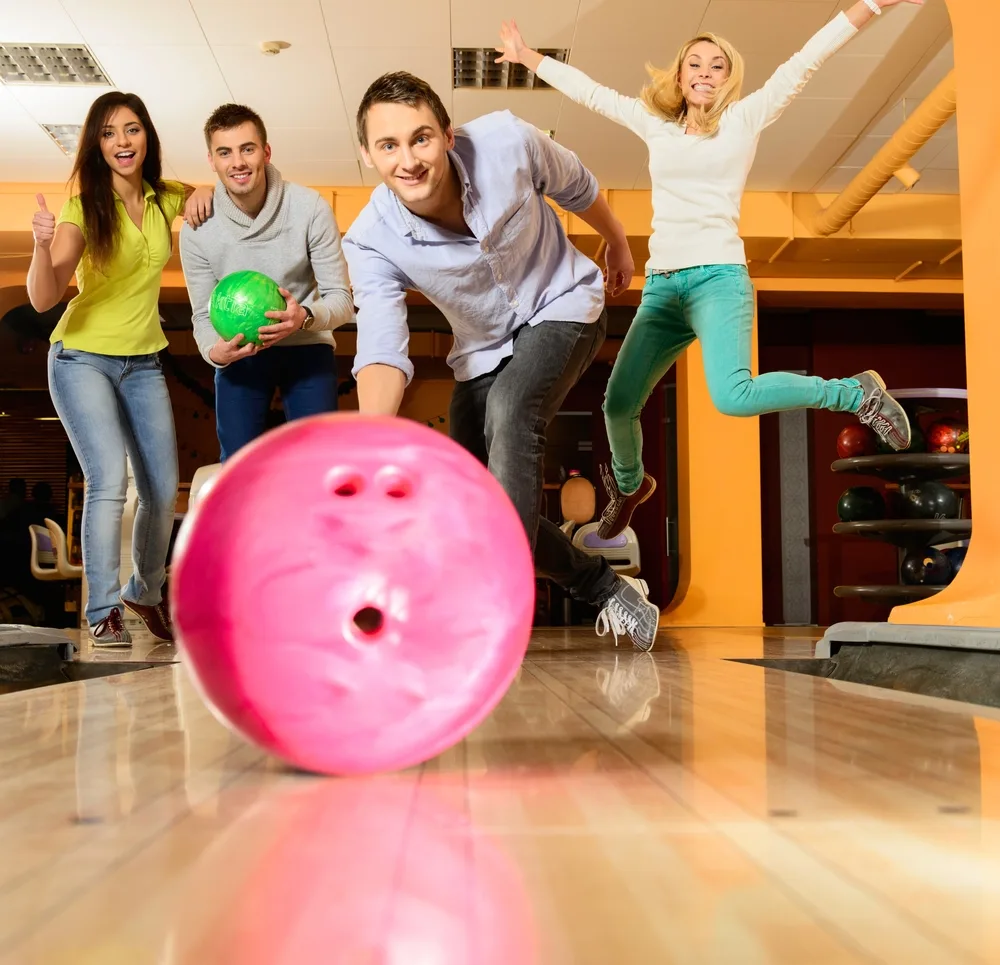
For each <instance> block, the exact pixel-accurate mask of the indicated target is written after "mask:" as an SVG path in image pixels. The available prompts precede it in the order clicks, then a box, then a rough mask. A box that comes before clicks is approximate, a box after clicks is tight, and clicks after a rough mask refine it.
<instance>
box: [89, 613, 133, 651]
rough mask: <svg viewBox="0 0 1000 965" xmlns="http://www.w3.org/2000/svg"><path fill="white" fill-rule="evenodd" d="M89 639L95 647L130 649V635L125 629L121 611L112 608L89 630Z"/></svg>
mask: <svg viewBox="0 0 1000 965" xmlns="http://www.w3.org/2000/svg"><path fill="white" fill-rule="evenodd" d="M90 639H91V642H92V643H93V644H94V646H95V647H131V646H132V634H131V633H129V632H128V630H126V629H125V621H124V620H123V619H122V611H121V610H119V609H118V607H112V608H111V612H110V613H109V614H108V615H107V616H106V617H105V618H104V619H103V620H101V622H100V623H98V624H97V626H96V627H91V628H90Z"/></svg>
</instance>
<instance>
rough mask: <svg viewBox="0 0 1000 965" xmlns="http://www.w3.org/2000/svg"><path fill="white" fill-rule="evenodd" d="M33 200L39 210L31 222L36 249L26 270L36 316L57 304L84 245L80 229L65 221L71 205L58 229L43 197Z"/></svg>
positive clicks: (29, 292)
mask: <svg viewBox="0 0 1000 965" xmlns="http://www.w3.org/2000/svg"><path fill="white" fill-rule="evenodd" d="M35 200H36V201H37V202H38V210H37V211H36V212H35V216H34V217H33V218H32V219H31V232H32V235H33V236H34V239H35V247H34V251H33V252H32V255H31V267H29V268H28V300H29V301H30V302H31V307H32V308H33V309H34V310H35V311H36V312H47V311H48V310H49V309H50V308H54V307H55V306H56V305H58V304H59V299H61V298H62V297H63V294H64V293H65V291H66V287H67V286H68V285H69V280H70V279H71V278H72V277H73V272H75V271H76V266H77V265H78V264H79V263H80V258H81V257H82V256H83V249H84V248H85V247H86V245H85V244H84V240H83V230H82V228H81V226H80V225H79V224H77V223H76V220H72V221H70V220H67V218H66V217H65V214H66V211H67V210H69V209H70V204H67V205H66V207H65V208H64V209H63V219H62V220H61V221H60V224H59V226H58V227H57V226H56V216H55V215H54V214H53V213H52V212H51V211H49V208H48V205H47V204H46V203H45V196H44V195H41V194H39V195H36V196H35ZM81 218H82V212H81Z"/></svg>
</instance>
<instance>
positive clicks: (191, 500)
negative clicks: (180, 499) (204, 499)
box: [188, 462, 222, 513]
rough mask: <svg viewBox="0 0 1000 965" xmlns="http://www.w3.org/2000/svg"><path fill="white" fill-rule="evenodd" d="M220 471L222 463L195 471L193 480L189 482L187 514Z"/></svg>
mask: <svg viewBox="0 0 1000 965" xmlns="http://www.w3.org/2000/svg"><path fill="white" fill-rule="evenodd" d="M221 470H222V463H220V462H214V463H212V464H211V465H208V466H199V467H198V468H197V469H196V470H195V474H194V478H193V479H192V480H191V491H190V493H188V512H189V513H190V512H191V510H192V509H194V507H195V505H196V504H197V502H198V499H199V497H200V496H201V494H202V492H203V491H204V489H205V487H206V486H207V485H208V484H209V483H211V481H212V480H213V479H214V478H215V477H216V476H217V475H218V474H219V472H220V471H221Z"/></svg>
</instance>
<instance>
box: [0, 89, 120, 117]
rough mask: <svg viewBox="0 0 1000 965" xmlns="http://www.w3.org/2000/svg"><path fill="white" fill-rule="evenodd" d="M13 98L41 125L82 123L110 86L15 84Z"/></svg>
mask: <svg viewBox="0 0 1000 965" xmlns="http://www.w3.org/2000/svg"><path fill="white" fill-rule="evenodd" d="M7 90H9V91H10V94H11V97H12V98H13V99H14V100H15V101H17V102H18V103H19V104H20V105H21V107H22V108H23V109H24V111H25V112H26V113H27V114H28V115H30V116H31V117H32V118H33V119H34V120H35V121H36V122H37V123H39V124H82V123H83V122H84V119H85V118H86V116H87V111H89V110H90V105H91V104H93V103H94V101H95V100H97V98H98V97H100V96H101V94H104V93H107V88H106V87H90V86H87V87H75V86H74V87H68V88H67V87H57V86H55V85H52V84H37V85H34V84H32V85H28V84H25V85H21V84H18V85H12V86H11V87H9V88H7Z"/></svg>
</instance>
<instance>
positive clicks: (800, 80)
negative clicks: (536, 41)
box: [538, 13, 857, 271]
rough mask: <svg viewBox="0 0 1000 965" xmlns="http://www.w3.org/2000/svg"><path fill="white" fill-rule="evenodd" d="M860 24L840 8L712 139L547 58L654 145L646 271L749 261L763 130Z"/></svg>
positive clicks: (543, 67)
mask: <svg viewBox="0 0 1000 965" xmlns="http://www.w3.org/2000/svg"><path fill="white" fill-rule="evenodd" d="M855 33H857V28H856V27H855V26H854V25H853V24H852V23H851V22H850V20H848V19H847V17H846V15H845V14H843V13H840V14H838V15H837V16H836V17H835V18H834V19H833V20H831V21H830V22H829V23H828V24H827V25H826V26H825V27H823V28H822V29H821V30H820V31H819V32H818V33H817V34H816V35H815V36H814V37H813V38H812V39H811V40H809V41H808V43H806V45H805V46H804V47H803V48H802V49H801V50H800V51H799V52H798V53H797V54H794V55H793V56H792V57H791V58H790V59H789V60H788V61H786V62H785V63H784V64H782V65H781V66H780V67H779V68H778V69H777V70H776V71H775V72H774V75H773V76H772V77H771V79H770V80H768V81H767V83H766V84H764V86H763V87H761V88H760V90H758V91H755V92H754V93H752V94H750V95H748V96H747V97H744V98H743V99H742V100H740V101H738V102H736V103H735V104H732V105H731V106H730V107H728V108H727V109H726V110H725V112H724V113H723V115H722V117H721V118H720V120H719V130H718V132H717V133H716V134H715V135H714V136H712V137H704V136H699V135H690V134H686V133H685V129H684V127H683V126H682V125H679V124H675V123H671V122H668V121H664V120H662V119H661V118H659V117H657V116H656V115H654V114H651V113H650V112H649V110H648V109H647V108H646V106H645V105H644V104H643V103H642V101H640V100H638V99H637V98H635V97H624V96H623V95H621V94H619V93H617V91H613V90H611V89H610V88H608V87H602V86H601V85H600V84H598V83H596V82H595V81H593V80H591V79H590V78H589V77H588V76H587V75H586V74H584V73H583V72H582V71H580V70H577V69H576V68H575V67H570V66H569V65H568V64H561V63H559V62H558V61H556V60H553V59H552V58H551V57H545V58H543V60H542V62H541V64H540V65H539V68H538V76H539V77H541V78H542V80H544V81H545V82H546V83H548V84H551V85H552V86H553V87H554V88H556V89H557V90H559V91H561V92H562V93H563V94H565V95H566V96H567V97H569V98H571V99H572V100H574V101H576V102H577V103H579V104H582V105H583V106H584V107H589V108H590V109H591V110H594V111H597V112H598V113H599V114H603V115H604V116H605V117H607V118H610V119H611V120H613V121H617V122H618V123H619V124H624V125H625V127H627V128H629V130H631V131H633V132H634V133H635V134H638V135H639V137H641V138H642V139H643V140H644V141H645V142H646V145H647V147H648V148H649V174H650V178H651V180H652V185H653V232H652V235H651V237H650V239H649V261H647V262H646V269H647V271H649V270H652V269H654V268H655V269H662V270H667V271H674V270H678V269H681V268H691V267H694V266H696V265H720V264H746V255H745V253H744V250H743V241H742V239H741V238H740V236H739V221H740V201H741V199H742V196H743V189H744V187H745V186H746V181H747V176H748V175H749V173H750V167H751V165H752V164H753V159H754V155H755V154H756V153H757V142H758V140H759V138H760V134H761V131H763V130H764V128H765V127H767V126H768V125H770V124H773V123H774V121H776V120H777V119H778V118H779V117H780V116H781V113H782V111H784V109H785V108H786V107H787V106H788V105H789V104H790V103H791V101H792V98H793V97H795V95H796V94H798V93H799V92H800V91H801V90H802V88H803V87H804V86H805V84H806V81H808V80H809V78H810V77H811V76H812V75H813V73H814V72H815V71H816V70H817V69H818V68H819V67H820V65H821V64H822V63H823V62H824V61H825V60H826V59H827V58H828V57H830V56H831V55H832V54H834V53H835V52H836V51H837V50H839V49H840V48H841V47H842V46H843V45H844V44H845V43H847V41H848V40H850V39H851V37H853V36H854V34H855Z"/></svg>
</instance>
